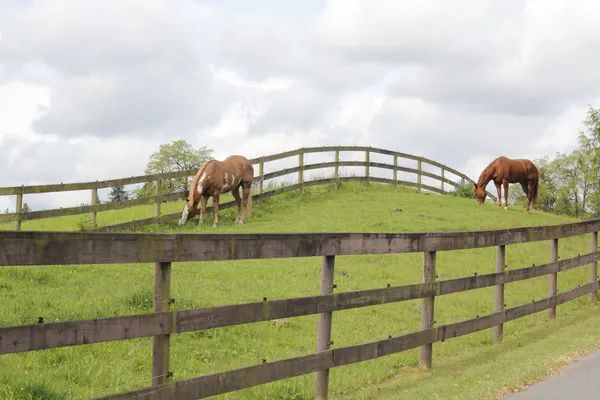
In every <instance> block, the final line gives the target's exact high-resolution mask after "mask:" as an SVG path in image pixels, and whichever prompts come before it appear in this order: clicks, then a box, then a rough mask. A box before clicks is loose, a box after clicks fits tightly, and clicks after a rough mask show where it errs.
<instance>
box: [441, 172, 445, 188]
mask: <svg viewBox="0 0 600 400" xmlns="http://www.w3.org/2000/svg"><path fill="white" fill-rule="evenodd" d="M441 169H442V192H443V191H444V179H445V176H444V175H445V172H446V170H445V169H444V167H442V168H441Z"/></svg>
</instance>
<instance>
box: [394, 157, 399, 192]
mask: <svg viewBox="0 0 600 400" xmlns="http://www.w3.org/2000/svg"><path fill="white" fill-rule="evenodd" d="M393 179H394V186H396V185H397V184H398V182H397V181H398V156H397V155H394V178H393Z"/></svg>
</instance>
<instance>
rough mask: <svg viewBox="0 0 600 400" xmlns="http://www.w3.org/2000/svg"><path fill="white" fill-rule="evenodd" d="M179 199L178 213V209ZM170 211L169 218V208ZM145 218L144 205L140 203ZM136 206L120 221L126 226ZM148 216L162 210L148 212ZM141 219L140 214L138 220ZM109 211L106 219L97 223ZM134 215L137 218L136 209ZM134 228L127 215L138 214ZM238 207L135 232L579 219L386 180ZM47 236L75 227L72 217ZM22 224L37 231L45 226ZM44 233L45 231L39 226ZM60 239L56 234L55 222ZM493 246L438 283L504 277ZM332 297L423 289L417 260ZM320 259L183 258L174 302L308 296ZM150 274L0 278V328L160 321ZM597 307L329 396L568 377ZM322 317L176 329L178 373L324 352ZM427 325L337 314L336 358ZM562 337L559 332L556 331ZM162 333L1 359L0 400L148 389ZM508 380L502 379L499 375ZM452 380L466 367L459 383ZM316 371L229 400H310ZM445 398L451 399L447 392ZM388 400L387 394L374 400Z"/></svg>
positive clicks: (345, 280)
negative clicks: (557, 372)
mask: <svg viewBox="0 0 600 400" xmlns="http://www.w3.org/2000/svg"><path fill="white" fill-rule="evenodd" d="M181 206H182V204H181V203H179V202H175V203H172V204H169V205H168V206H165V207H163V209H167V211H166V212H174V211H178V210H179V209H181ZM168 207H172V210H173V211H169V210H168ZM137 209H138V210H143V207H139V208H137ZM132 212H141V211H135V210H131V209H127V210H119V211H115V212H112V214H113V215H117V216H118V218H122V219H123V220H124V221H126V220H127V219H126V218H127V215H129V216H130V217H131V213H132ZM145 212H148V213H150V214H151V213H152V207H146V210H145ZM128 213H130V214H128ZM100 215H101V214H100ZM136 215H137V214H136ZM129 219H131V218H129ZM233 219H234V211H233V210H223V211H222V212H221V213H220V227H219V229H218V230H216V231H215V230H213V229H212V228H211V224H210V223H209V222H208V221H207V222H205V224H204V225H203V226H198V225H197V223H195V221H193V222H192V223H189V224H188V225H186V226H185V227H183V228H181V227H179V226H178V225H177V224H176V222H172V223H168V224H163V225H161V226H153V227H144V228H140V229H137V230H138V231H142V230H143V231H164V232H180V231H183V232H189V233H192V232H198V233H199V232H206V233H215V232H340V231H345V232H417V231H441V230H467V229H468V230H472V229H495V228H503V227H517V226H531V225H551V224H560V223H565V222H570V221H571V220H570V219H568V218H565V217H559V216H555V215H547V214H544V213H540V212H537V211H535V212H534V213H533V214H532V215H527V214H526V213H524V211H523V210H521V209H520V208H515V209H509V210H503V209H497V208H496V207H495V206H494V205H492V204H488V205H485V206H482V207H478V206H476V205H475V202H474V201H473V200H467V199H460V198H453V197H449V196H437V195H425V194H417V193H415V192H414V191H411V190H408V189H403V188H392V187H390V186H386V185H376V184H371V185H369V186H368V187H367V186H364V185H361V184H345V185H343V186H342V188H340V189H335V188H334V187H333V186H328V187H317V188H311V189H309V190H305V191H304V193H302V194H299V193H290V194H286V195H282V196H279V197H276V198H273V199H270V200H268V201H266V202H264V203H255V204H254V213H253V215H252V217H251V218H250V219H249V220H248V223H247V224H244V225H242V226H240V225H235V224H234V223H233ZM63 220H64V221H65V222H64V225H60V219H55V221H53V222H52V223H51V224H50V225H47V226H46V227H49V226H61V227H62V229H63V230H69V229H70V228H73V226H72V225H70V223H71V222H72V221H73V220H72V219H63ZM40 222H41V221H31V222H29V223H30V224H31V226H25V224H24V229H34V225H33V224H34V223H40ZM37 229H41V227H40V228H37ZM51 229H55V228H51ZM588 250H589V238H588V237H578V238H571V239H566V240H561V241H560V246H559V254H560V255H561V257H562V258H567V257H570V256H574V255H576V254H578V253H581V254H583V253H586V252H587V251H588ZM549 253H550V245H549V243H547V242H540V243H530V244H520V245H513V246H509V247H508V248H507V265H508V267H509V269H516V268H522V267H524V266H528V265H531V264H532V263H535V264H541V263H545V262H548V259H549ZM494 257H495V249H493V248H489V249H477V250H468V251H455V252H440V253H439V254H438V258H437V260H438V261H437V273H438V279H450V278H455V277H461V276H468V275H472V274H473V273H475V272H477V273H479V274H482V273H489V272H493V271H494V265H495V259H494ZM335 268H336V275H335V283H336V285H337V289H336V291H338V292H341V291H353V290H361V289H370V288H376V287H384V286H386V285H387V284H391V285H402V284H410V283H417V282H420V279H421V273H422V255H421V254H402V255H365V256H347V257H346V256H344V257H337V258H336V267H335ZM319 276H320V259H319V258H317V257H308V258H298V259H280V260H279V259H275V260H251V261H228V262H210V263H174V265H173V272H172V282H173V297H174V298H175V299H176V303H175V308H176V309H182V308H189V307H207V306H215V305H225V304H233V303H240V302H250V301H257V300H261V299H262V298H263V297H267V298H269V299H270V300H274V299H282V298H288V297H301V296H311V295H316V294H318V293H319ZM547 282H548V278H547V277H540V278H536V279H532V280H528V281H523V282H515V283H511V284H509V285H506V294H505V296H506V304H507V307H513V306H517V305H520V304H523V303H527V302H530V301H531V300H533V299H540V298H544V297H546V296H547ZM586 282H587V267H586V266H583V267H579V268H576V269H573V270H571V271H568V272H564V273H561V274H560V275H559V290H560V291H566V290H569V289H571V288H573V287H576V286H577V285H578V284H583V283H586ZM152 288H153V266H152V265H149V264H141V265H138V264H125V265H99V266H64V267H50V268H49V267H5V268H2V269H0V301H2V302H3V304H6V305H8V306H7V307H3V308H2V309H0V320H1V322H0V324H2V325H4V326H7V325H16V324H24V323H35V322H37V319H38V317H40V316H43V317H44V319H45V321H64V320H75V319H83V318H95V317H108V316H114V315H128V314H134V313H144V312H150V311H151V307H152V297H153V295H152ZM493 291H494V288H485V289H478V290H473V291H469V292H465V293H460V294H452V295H447V296H441V297H438V298H437V299H436V305H435V306H436V309H435V312H436V314H435V319H436V321H437V322H436V323H437V324H438V325H439V324H445V323H449V322H455V321H460V320H465V319H470V318H473V317H474V316H475V315H484V314H488V313H490V312H492V310H493V298H494V292H493ZM595 310H596V309H595V307H591V306H589V305H588V304H587V299H586V298H581V299H577V300H576V301H573V302H569V303H567V304H564V305H561V306H560V307H559V308H558V312H557V314H558V319H557V321H556V322H548V321H546V313H545V312H542V313H538V314H535V315H532V316H528V317H525V318H521V319H518V320H516V321H512V322H510V323H508V324H506V326H505V341H504V343H503V344H501V345H500V346H492V345H491V331H490V330H487V331H483V332H478V333H475V334H472V335H469V336H465V337H460V338H456V339H452V340H448V341H446V342H444V343H436V344H434V369H433V370H432V371H431V372H429V373H423V372H417V371H416V366H417V363H418V349H413V350H410V351H407V352H403V353H400V354H396V355H392V356H388V357H384V358H380V359H377V360H373V361H368V362H365V363H359V364H354V365H350V366H345V367H341V368H335V369H333V370H332V371H331V379H330V390H331V393H332V398H340V399H349V398H353V399H354V398H365V399H367V398H389V399H392V398H394V399H396V398H410V399H413V398H427V399H432V398H433V399H435V398H444V399H446V398H459V397H461V398H473V399H475V398H477V399H493V398H496V397H497V396H498V395H499V394H501V393H503V391H504V390H505V388H506V387H508V388H512V387H518V386H519V385H522V384H523V383H526V382H528V381H530V380H531V379H535V378H538V377H541V376H543V375H544V374H545V373H546V371H547V370H548V368H551V367H556V366H557V365H558V364H557V361H555V360H556V359H557V357H559V358H560V357H568V356H569V354H570V352H573V351H577V352H579V351H584V350H586V349H590V348H592V347H594V346H595V345H596V343H597V342H596V340H597V339H596V337H598V335H597V334H598V329H599V328H597V327H598V326H600V325H598V323H597V322H598V321H597V319H598V318H599V317H598V316H597V314H596V313H595ZM316 320H317V318H316V316H314V315H312V316H306V317H298V318H292V319H288V320H286V323H285V324H284V325H283V326H276V325H275V324H274V323H273V322H272V321H271V322H262V323H255V324H248V325H242V326H233V327H227V328H218V329H212V330H206V331H199V332H192V333H183V334H178V335H173V336H172V338H171V370H172V371H173V372H174V379H176V380H180V379H186V378H189V377H193V376H198V375H203V374H208V373H214V372H219V371H225V370H229V369H233V368H238V367H243V366H247V365H253V364H257V363H260V362H261V361H262V359H266V360H268V361H273V360H277V359H283V358H287V357H294V356H300V355H304V354H308V353H312V352H314V351H315V346H316V345H315V343H316ZM419 328H420V301H408V302H401V303H395V304H386V305H382V306H376V307H365V308H361V309H356V310H346V311H341V312H336V313H335V314H334V317H333V329H332V340H333V341H334V346H333V347H334V348H335V347H341V346H348V345H353V344H359V343H364V342H368V341H374V340H379V339H382V338H386V337H387V336H388V335H400V334H404V333H409V332H413V331H416V330H419ZM550 328H551V329H550ZM151 347H152V339H151V338H141V339H134V340H129V341H121V342H109V343H98V344H92V345H86V346H77V347H70V348H63V349H55V350H44V351H37V352H30V353H24V354H11V355H4V356H2V357H0V398H9V399H10V398H14V399H63V398H80V397H83V398H88V397H95V396H101V395H105V394H109V393H113V392H121V391H126V390H132V389H135V388H139V387H145V386H148V385H149V384H150V380H149V377H150V374H151ZM497 370H500V371H497ZM454 372H459V374H458V375H457V374H455V373H454ZM312 388H313V376H312V375H306V376H301V377H297V378H293V379H289V380H285V381H280V382H274V383H271V384H267V385H263V386H258V387H254V388H250V389H246V390H242V391H239V392H234V393H230V394H227V395H223V396H220V398H232V399H255V398H268V399H312V396H313V395H312ZM442 393H443V395H442ZM377 396H379V397H377Z"/></svg>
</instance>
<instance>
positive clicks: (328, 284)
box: [315, 256, 335, 400]
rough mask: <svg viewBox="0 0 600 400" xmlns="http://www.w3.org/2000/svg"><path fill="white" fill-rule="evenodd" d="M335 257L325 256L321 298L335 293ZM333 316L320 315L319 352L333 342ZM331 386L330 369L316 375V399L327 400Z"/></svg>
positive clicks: (318, 330)
mask: <svg viewBox="0 0 600 400" xmlns="http://www.w3.org/2000/svg"><path fill="white" fill-rule="evenodd" d="M334 265H335V256H323V261H322V264H321V296H323V295H328V294H331V293H333V269H334ZM331 316H332V312H331V311H329V312H324V313H319V314H318V319H317V352H320V351H325V350H327V349H329V345H330V344H332V342H331ZM328 386H329V369H324V370H321V371H317V372H316V373H315V399H316V400H325V399H327V387H328Z"/></svg>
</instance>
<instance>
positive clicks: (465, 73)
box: [0, 0, 600, 209]
mask: <svg viewBox="0 0 600 400" xmlns="http://www.w3.org/2000/svg"><path fill="white" fill-rule="evenodd" d="M569 3H570V4H569ZM599 20H600V3H598V2H593V1H591V0H590V1H587V0H578V1H576V2H567V1H566V0H564V1H563V0H533V1H523V0H495V1H486V0H438V1H435V2H434V1H430V0H420V1H403V0H376V1H375V0H372V1H366V0H332V1H325V0H302V1H281V0H252V1H249V0H213V1H199V0H127V1H122V0H96V1H89V0H77V1H74V0H52V1H49V0H2V1H1V2H0V32H1V33H0V186H13V185H21V184H25V185H28V184H43V183H57V182H76V181H84V180H96V179H107V178H118V177H125V176H131V175H139V174H143V172H144V168H145V166H146V163H147V161H148V157H149V155H150V154H151V153H152V152H153V151H155V150H157V149H158V147H159V145H160V144H162V143H166V142H170V141H172V140H175V139H180V138H183V139H186V140H187V141H189V142H190V143H192V144H194V145H196V146H202V145H207V146H208V147H211V148H213V149H215V156H216V157H217V158H223V157H225V156H227V155H229V154H232V153H239V154H244V155H246V156H248V157H249V158H250V157H255V156H259V155H266V154H271V153H275V152H280V151H284V150H291V149H295V148H297V147H302V146H320V145H371V146H375V147H383V148H387V149H393V150H397V151H402V152H406V153H412V154H416V155H421V156H424V157H428V158H431V159H434V160H437V161H440V162H442V163H445V164H447V165H449V166H451V167H453V168H456V169H458V170H460V171H463V172H465V173H466V174H467V175H469V176H471V177H472V178H473V179H476V178H477V176H478V175H479V173H480V172H481V170H482V169H483V168H484V167H485V165H487V163H489V162H490V161H491V160H492V159H493V158H495V157H497V156H500V155H505V156H508V157H515V158H520V157H528V158H536V157H541V156H544V155H552V154H554V153H555V152H557V151H559V152H565V151H569V150H571V149H572V148H573V147H574V146H575V145H576V137H577V130H578V128H580V127H581V122H582V120H583V118H584V117H585V111H586V108H587V105H588V104H591V105H593V106H595V107H597V106H600V79H598V66H599V65H600V24H599V23H598V21H599ZM489 188H491V186H489V187H488V189H489ZM45 196H47V195H45ZM84 197H85V199H87V197H89V193H86V194H85V195H84ZM45 200H46V201H47V202H46V204H43V203H41V202H39V203H38V204H37V206H36V207H35V208H37V209H39V208H49V205H54V206H56V205H65V204H62V203H61V204H58V203H60V202H64V201H66V200H65V196H54V197H46V198H45ZM30 204H31V203H30ZM0 207H1V208H2V209H4V208H6V207H11V208H12V207H14V197H10V198H6V197H4V198H2V197H0Z"/></svg>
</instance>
